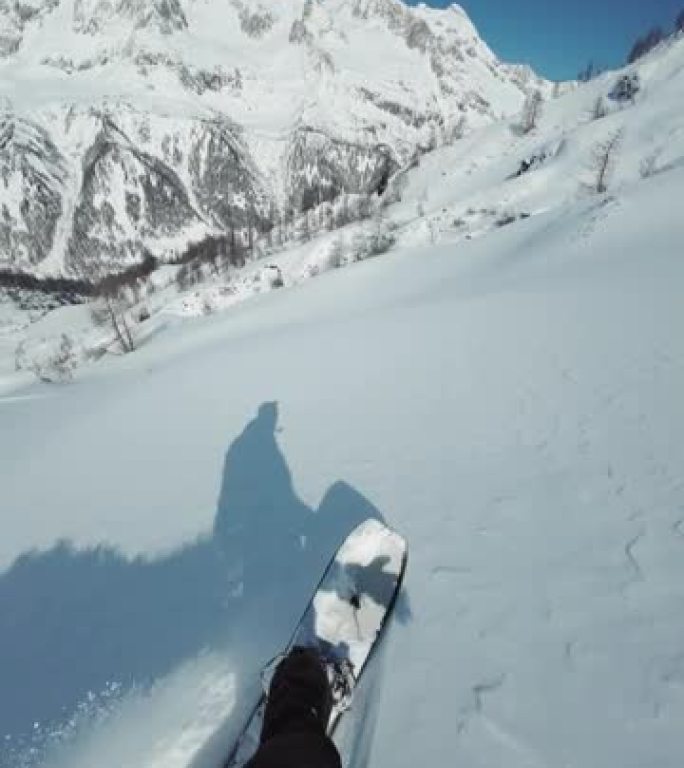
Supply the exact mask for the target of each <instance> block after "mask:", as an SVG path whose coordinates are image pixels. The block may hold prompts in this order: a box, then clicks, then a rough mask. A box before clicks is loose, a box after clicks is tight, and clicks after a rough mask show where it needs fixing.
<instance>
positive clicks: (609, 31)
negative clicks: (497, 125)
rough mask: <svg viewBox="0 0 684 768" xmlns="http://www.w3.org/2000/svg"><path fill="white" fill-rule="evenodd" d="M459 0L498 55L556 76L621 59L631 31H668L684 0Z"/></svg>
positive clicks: (438, 0)
mask: <svg viewBox="0 0 684 768" xmlns="http://www.w3.org/2000/svg"><path fill="white" fill-rule="evenodd" d="M450 1H451V0H429V2H428V5H434V6H440V7H444V6H447V5H450ZM409 2H410V3H411V4H412V5H416V4H417V3H416V2H415V1H414V0H409ZM460 5H462V6H463V8H465V10H466V11H467V12H468V15H469V16H470V18H471V19H472V20H473V21H474V22H475V25H476V26H477V27H478V29H479V30H480V34H481V35H482V37H483V38H484V39H485V41H486V42H487V43H488V44H489V46H490V47H491V48H492V49H493V50H494V51H495V52H496V54H497V55H498V56H499V57H500V58H502V59H504V60H505V61H513V62H526V63H529V64H531V65H532V66H533V67H534V68H535V69H536V70H537V71H538V72H539V73H540V74H541V75H544V76H546V77H548V78H551V79H557V80H561V79H568V78H573V77H575V76H576V75H577V73H578V72H579V70H580V69H583V68H584V67H585V66H586V64H587V63H588V62H589V60H590V59H593V60H594V61H595V62H596V63H597V64H599V65H601V66H603V67H611V68H613V67H616V66H619V65H621V64H623V63H624V61H625V59H626V57H627V53H628V52H629V49H630V48H631V46H632V43H633V42H634V40H635V39H636V37H637V36H639V35H640V34H642V33H643V32H645V31H646V30H647V29H648V28H649V27H651V26H654V25H655V24H660V25H662V26H663V27H664V28H666V29H667V30H668V31H669V30H670V29H671V28H672V26H673V24H674V20H675V18H676V16H677V14H678V13H679V11H681V10H684V0H572V2H562V1H561V2H559V0H461V2H460Z"/></svg>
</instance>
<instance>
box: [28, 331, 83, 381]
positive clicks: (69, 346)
mask: <svg viewBox="0 0 684 768" xmlns="http://www.w3.org/2000/svg"><path fill="white" fill-rule="evenodd" d="M14 365H15V369H16V370H17V371H24V370H26V371H31V373H33V375H34V376H35V377H36V378H37V379H39V380H40V381H43V382H45V383H47V384H55V383H60V382H67V381H71V380H72V379H73V377H74V371H75V370H76V368H77V367H78V354H77V352H76V349H75V347H74V342H73V341H72V339H71V337H70V336H68V335H67V334H66V333H63V334H61V336H60V338H59V341H58V342H57V343H55V341H54V340H52V339H39V340H37V341H35V342H33V343H32V344H31V345H30V347H29V348H28V349H27V343H26V341H22V342H20V344H19V345H18V346H17V348H16V350H15V354H14Z"/></svg>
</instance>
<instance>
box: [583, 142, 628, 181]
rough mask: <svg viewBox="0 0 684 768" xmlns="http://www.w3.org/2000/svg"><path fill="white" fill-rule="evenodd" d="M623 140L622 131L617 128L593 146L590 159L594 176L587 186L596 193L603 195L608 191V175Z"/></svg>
mask: <svg viewBox="0 0 684 768" xmlns="http://www.w3.org/2000/svg"><path fill="white" fill-rule="evenodd" d="M623 140H624V131H623V130H619V131H616V132H615V133H614V134H612V135H611V136H609V137H608V138H607V139H606V140H605V141H602V142H601V143H600V144H597V145H596V147H594V151H593V153H592V160H591V170H592V171H593V174H594V178H593V181H592V182H591V184H590V185H589V188H590V189H591V190H592V191H593V192H595V193H596V194H598V195H603V194H605V193H606V192H607V191H608V184H609V183H610V177H611V176H612V174H613V171H614V170H615V164H616V162H617V155H618V152H619V150H620V147H621V146H622V142H623Z"/></svg>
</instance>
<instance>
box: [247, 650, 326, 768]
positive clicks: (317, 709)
mask: <svg viewBox="0 0 684 768" xmlns="http://www.w3.org/2000/svg"><path fill="white" fill-rule="evenodd" d="M332 706H333V697H332V690H331V687H330V683H329V682H328V673H327V670H326V666H325V662H324V661H323V660H322V659H321V657H320V656H319V654H318V653H317V651H315V650H313V649H311V648H293V649H292V650H291V651H290V653H289V654H288V655H287V656H286V657H285V658H284V659H283V660H282V661H281V662H280V664H278V667H277V669H276V671H275V674H274V675H273V679H272V680H271V684H270V686H269V690H268V699H267V701H266V709H265V711H264V720H263V724H262V729H261V740H260V745H259V749H258V750H257V752H256V754H255V755H254V757H253V758H252V759H251V760H250V761H249V762H248V763H247V765H246V766H245V768H341V761H340V755H339V753H338V751H337V747H335V745H334V744H333V742H332V739H330V738H329V737H328V735H327V733H326V731H327V727H328V720H329V719H330V712H331V710H332Z"/></svg>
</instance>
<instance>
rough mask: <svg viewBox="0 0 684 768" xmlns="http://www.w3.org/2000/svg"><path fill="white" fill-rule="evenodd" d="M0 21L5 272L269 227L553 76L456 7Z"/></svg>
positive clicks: (126, 258) (195, 7)
mask: <svg viewBox="0 0 684 768" xmlns="http://www.w3.org/2000/svg"><path fill="white" fill-rule="evenodd" d="M18 9H23V10H18ZM3 20H4V23H5V28H6V31H5V36H4V39H5V42H4V44H3V46H0V173H1V176H2V182H3V183H2V186H1V187H0V191H1V192H2V197H1V198H0V202H1V203H2V209H1V211H2V218H0V266H9V267H12V268H15V269H28V270H35V269H36V268H38V267H40V270H41V271H42V272H51V273H59V272H60V271H61V272H67V273H71V274H81V275H83V274H87V275H97V274H101V273H102V272H106V271H110V270H113V269H120V268H121V267H123V266H125V265H126V264H130V263H131V262H132V261H136V260H139V259H140V258H141V256H142V254H143V253H144V250H145V249H151V250H152V251H153V252H154V253H155V254H157V255H159V256H162V257H164V256H168V255H171V254H173V253H175V252H177V251H179V250H182V248H183V247H184V246H185V245H186V244H187V243H188V242H189V241H192V240H199V239H201V237H202V236H204V235H206V234H208V233H212V232H226V231H228V230H229V229H231V228H232V229H237V230H239V231H243V230H244V229H245V228H246V227H247V226H251V227H254V228H256V229H257V230H259V231H263V230H266V229H268V228H269V227H271V226H272V225H273V224H274V222H275V219H276V217H277V216H284V215H289V213H290V211H291V210H293V209H294V210H296V211H299V210H303V209H309V208H311V207H312V206H314V205H316V204H318V203H320V202H321V200H329V199H332V198H335V197H337V196H339V195H340V194H343V193H345V192H346V193H360V192H364V193H366V192H370V193H372V192H373V191H375V189H377V187H378V186H379V185H380V184H381V183H385V181H386V179H387V178H388V177H389V176H390V175H391V174H392V173H394V172H395V171H396V170H397V169H398V168H400V167H402V166H403V165H405V164H406V163H407V161H408V160H409V159H410V157H411V156H412V155H413V154H414V153H415V152H416V151H417V150H418V149H419V148H421V147H423V148H425V147H428V146H431V145H433V144H435V143H436V142H438V141H441V140H442V139H443V138H444V137H448V136H450V135H453V134H454V132H462V131H463V130H465V129H466V128H467V127H469V126H477V125H480V124H483V123H487V122H491V120H493V119H496V118H498V117H499V116H500V115H501V114H504V113H511V112H514V111H516V110H517V109H519V107H520V105H521V103H522V100H523V98H524V96H525V94H526V93H528V92H529V91H531V90H532V89H533V88H540V89H542V90H548V87H549V86H548V84H547V83H545V82H544V81H542V80H540V79H539V78H537V77H536V76H535V75H534V74H533V73H532V72H531V71H530V70H528V69H527V68H525V67H514V66H509V65H505V64H502V63H500V62H499V61H498V60H497V59H496V57H495V56H494V54H493V53H492V52H491V51H490V50H489V48H488V47H487V46H486V45H485V44H484V43H483V42H482V40H480V38H479V36H478V34H477V32H476V30H475V29H474V27H473V26H472V24H471V22H470V21H469V19H468V18H467V16H466V14H465V13H464V12H463V11H462V10H461V9H460V8H459V7H458V6H452V7H451V8H449V9H448V10H445V11H430V10H428V9H426V8H418V9H409V8H408V7H406V6H405V5H403V4H402V3H401V2H399V0H316V1H314V0H306V1H304V0H293V1H292V2H287V3H282V2H279V1H276V0H264V1H263V2H260V3H243V2H241V0H173V2H167V1H164V2H161V1H159V2H154V3H150V2H149V1H148V0H144V2H143V1H142V0H119V2H101V1H97V2H96V1H95V0H51V2H43V3H39V2H37V1H36V2H34V5H31V6H24V5H22V6H17V5H16V4H10V3H5V4H0V21H3ZM7 30H9V31H7ZM3 50H4V57H3V53H2V52H3ZM383 180H384V181H383ZM170 208H172V209H173V214H172V215H170V214H169V213H168V210H169V209H170Z"/></svg>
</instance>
